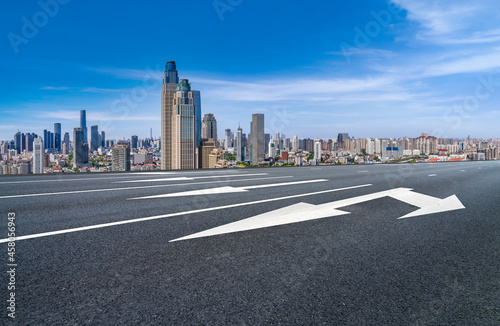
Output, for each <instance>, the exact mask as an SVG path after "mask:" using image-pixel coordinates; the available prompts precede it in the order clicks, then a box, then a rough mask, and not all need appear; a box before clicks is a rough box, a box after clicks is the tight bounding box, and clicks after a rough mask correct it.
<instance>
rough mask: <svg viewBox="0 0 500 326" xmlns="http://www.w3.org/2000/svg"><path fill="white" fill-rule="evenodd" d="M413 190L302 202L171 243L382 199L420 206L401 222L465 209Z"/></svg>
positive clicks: (317, 216) (450, 200) (310, 216)
mask: <svg viewBox="0 0 500 326" xmlns="http://www.w3.org/2000/svg"><path fill="white" fill-rule="evenodd" d="M411 190H412V189H409V188H397V189H392V190H387V191H381V192H376V193H373V194H368V195H364V196H358V197H353V198H348V199H343V200H338V201H334V202H331V203H326V204H321V205H312V204H306V203H298V204H294V205H291V206H288V207H284V208H280V209H277V210H274V211H271V212H267V213H264V214H260V215H256V216H253V217H249V218H247V219H244V220H241V221H236V222H233V223H229V224H226V225H222V226H219V227H216V228H213V229H209V230H206V231H202V232H198V233H195V234H191V235H188V236H185V237H182V238H178V239H174V240H171V241H170V242H173V241H180V240H188V239H195V238H202V237H210V236H214V235H220V234H227V233H233V232H241V231H249V230H255V229H261V228H267V227H271V226H277V225H284V224H291V223H298V222H303V221H309V220H316V219H320V218H325V217H331V216H339V215H344V214H350V213H349V212H345V211H341V210H338V208H340V207H346V206H350V205H354V204H359V203H363V202H366V201H370V200H374V199H378V198H382V197H392V198H394V199H397V200H400V201H403V202H405V203H408V204H410V205H413V206H416V207H419V209H418V210H416V211H414V212H412V213H410V214H407V215H405V216H402V217H400V219H402V218H407V217H414V216H419V215H426V214H433V213H439V212H446V211H452V210H457V209H463V208H465V207H464V206H463V205H462V203H461V202H460V200H459V199H458V198H457V197H456V196H455V195H453V196H450V197H447V198H445V199H440V198H436V197H432V196H427V195H423V194H419V193H417V192H413V191H411Z"/></svg>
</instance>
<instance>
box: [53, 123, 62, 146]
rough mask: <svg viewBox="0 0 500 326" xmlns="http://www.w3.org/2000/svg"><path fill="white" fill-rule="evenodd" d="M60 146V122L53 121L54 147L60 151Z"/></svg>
mask: <svg viewBox="0 0 500 326" xmlns="http://www.w3.org/2000/svg"><path fill="white" fill-rule="evenodd" d="M61 146H62V144H61V124H60V123H54V148H55V149H56V150H57V151H58V152H60V151H61Z"/></svg>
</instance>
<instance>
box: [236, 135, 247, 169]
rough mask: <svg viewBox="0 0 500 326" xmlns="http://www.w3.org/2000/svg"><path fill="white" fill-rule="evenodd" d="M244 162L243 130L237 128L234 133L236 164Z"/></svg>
mask: <svg viewBox="0 0 500 326" xmlns="http://www.w3.org/2000/svg"><path fill="white" fill-rule="evenodd" d="M244 161H245V149H244V147H243V130H242V129H241V127H240V126H238V130H237V131H236V162H244Z"/></svg>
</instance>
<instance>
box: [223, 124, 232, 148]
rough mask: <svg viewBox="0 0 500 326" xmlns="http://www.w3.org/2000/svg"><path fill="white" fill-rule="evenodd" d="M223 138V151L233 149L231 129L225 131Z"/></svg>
mask: <svg viewBox="0 0 500 326" xmlns="http://www.w3.org/2000/svg"><path fill="white" fill-rule="evenodd" d="M224 136H225V149H228V148H229V147H233V139H232V137H231V129H226V130H225V134H224Z"/></svg>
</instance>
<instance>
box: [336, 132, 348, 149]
mask: <svg viewBox="0 0 500 326" xmlns="http://www.w3.org/2000/svg"><path fill="white" fill-rule="evenodd" d="M337 149H349V134H348V133H345V132H344V133H339V134H338V136H337Z"/></svg>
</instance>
